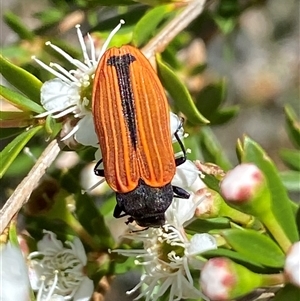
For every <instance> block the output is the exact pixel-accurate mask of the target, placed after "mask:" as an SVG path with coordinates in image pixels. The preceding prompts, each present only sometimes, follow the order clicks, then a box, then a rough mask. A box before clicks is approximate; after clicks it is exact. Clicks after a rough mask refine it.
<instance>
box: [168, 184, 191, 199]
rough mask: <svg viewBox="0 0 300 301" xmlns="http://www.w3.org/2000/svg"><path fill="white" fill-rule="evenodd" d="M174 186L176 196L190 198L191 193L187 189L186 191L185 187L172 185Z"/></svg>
mask: <svg viewBox="0 0 300 301" xmlns="http://www.w3.org/2000/svg"><path fill="white" fill-rule="evenodd" d="M172 187H173V192H174V197H175V198H180V199H188V198H189V197H190V194H189V193H188V192H187V191H185V190H184V189H183V188H181V187H178V186H172Z"/></svg>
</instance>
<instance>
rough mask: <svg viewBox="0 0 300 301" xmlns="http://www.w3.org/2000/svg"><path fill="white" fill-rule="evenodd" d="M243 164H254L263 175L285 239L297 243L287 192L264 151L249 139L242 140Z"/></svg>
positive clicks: (297, 238)
mask: <svg viewBox="0 0 300 301" xmlns="http://www.w3.org/2000/svg"><path fill="white" fill-rule="evenodd" d="M242 161H243V162H252V163H254V164H255V165H256V166H257V167H258V168H259V169H260V170H262V172H263V173H264V175H265V177H266V179H267V181H268V185H269V188H270V192H271V195H272V202H273V206H272V210H273V213H274V215H275V216H276V219H277V221H278V222H279V223H280V225H281V227H282V229H283V230H284V232H285V234H286V235H287V237H288V238H289V239H290V240H291V241H292V242H295V241H298V240H299V237H298V233H297V228H296V224H295V218H294V215H293V211H292V208H291V205H290V199H289V197H288V195H287V191H286V189H285V187H284V186H283V183H282V182H281V179H280V176H279V173H278V170H277V168H276V166H275V165H274V163H273V161H272V160H271V159H270V157H268V155H267V154H266V153H265V151H264V150H263V149H262V148H261V147H260V146H259V145H258V144H257V143H256V142H255V141H253V140H252V139H250V138H249V137H247V136H246V137H245V138H244V143H243V153H242Z"/></svg>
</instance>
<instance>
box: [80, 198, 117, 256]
mask: <svg viewBox="0 0 300 301" xmlns="http://www.w3.org/2000/svg"><path fill="white" fill-rule="evenodd" d="M76 214H77V216H78V220H79V221H80V223H81V224H82V225H83V226H84V228H85V229H86V230H87V231H88V233H89V234H90V235H91V236H93V238H94V240H95V242H97V244H98V245H99V247H100V248H103V249H106V250H107V249H108V248H112V247H113V244H114V240H113V238H112V236H111V233H110V230H109V229H108V227H107V225H106V223H105V221H104V217H103V215H101V213H100V212H99V210H98V209H97V208H96V206H95V203H94V202H93V200H92V199H91V198H90V197H89V196H88V195H87V194H84V195H83V194H81V193H78V194H77V197H76Z"/></svg>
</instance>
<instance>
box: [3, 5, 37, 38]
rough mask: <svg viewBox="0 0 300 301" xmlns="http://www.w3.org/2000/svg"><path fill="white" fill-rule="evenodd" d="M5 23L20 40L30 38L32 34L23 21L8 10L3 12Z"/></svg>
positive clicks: (32, 36)
mask: <svg viewBox="0 0 300 301" xmlns="http://www.w3.org/2000/svg"><path fill="white" fill-rule="evenodd" d="M4 21H5V23H6V24H7V25H8V26H9V27H10V28H11V29H12V30H13V31H14V32H15V33H16V34H17V35H18V36H19V38H20V39H21V40H32V39H33V38H34V34H33V32H32V31H31V30H29V29H27V28H26V27H25V26H24V22H22V19H21V18H19V17H18V16H17V15H15V14H14V13H12V12H10V11H6V12H5V13H4Z"/></svg>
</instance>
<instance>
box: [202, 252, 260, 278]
mask: <svg viewBox="0 0 300 301" xmlns="http://www.w3.org/2000/svg"><path fill="white" fill-rule="evenodd" d="M201 256H203V257H205V258H208V259H210V258H213V257H227V258H230V259H232V260H233V261H235V262H237V263H239V264H242V265H244V266H245V267H247V268H249V269H250V270H252V271H253V272H257V273H258V272H264V271H265V270H266V267H264V266H263V265H261V264H260V263H258V262H256V261H253V260H251V259H249V258H248V257H247V256H244V255H243V254H240V253H238V252H235V251H232V250H228V249H222V248H218V249H216V250H210V251H206V252H204V253H202V254H201Z"/></svg>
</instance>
